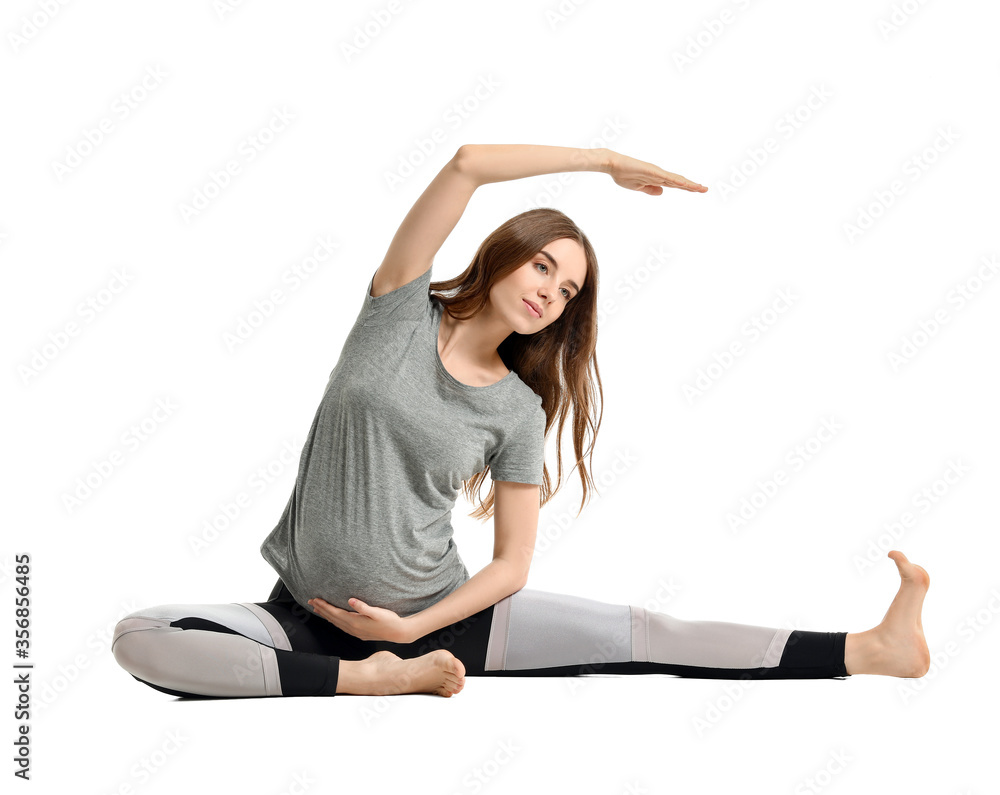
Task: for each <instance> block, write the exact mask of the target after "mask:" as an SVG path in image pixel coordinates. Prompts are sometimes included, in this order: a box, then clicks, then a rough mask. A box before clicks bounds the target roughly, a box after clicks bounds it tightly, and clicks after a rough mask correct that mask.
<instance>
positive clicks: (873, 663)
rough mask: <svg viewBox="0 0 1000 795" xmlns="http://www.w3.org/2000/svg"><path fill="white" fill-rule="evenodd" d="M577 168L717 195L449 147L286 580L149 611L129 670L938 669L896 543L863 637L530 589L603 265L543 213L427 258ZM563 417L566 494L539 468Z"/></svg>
mask: <svg viewBox="0 0 1000 795" xmlns="http://www.w3.org/2000/svg"><path fill="white" fill-rule="evenodd" d="M566 171H599V172H603V173H605V174H608V175H609V176H610V177H611V178H612V179H613V180H614V182H615V183H616V184H618V185H620V186H621V187H623V188H627V189H630V190H638V191H642V192H643V193H646V194H649V195H650V196H659V195H661V194H662V193H663V189H664V188H679V189H681V190H686V191H691V192H695V193H703V192H705V191H706V190H707V188H705V187H704V186H702V185H699V184H698V183H695V182H692V181H690V180H688V179H685V178H684V177H682V176H679V175H678V174H672V173H670V172H669V171H665V170H663V169H662V168H659V167H658V166H655V165H653V164H651V163H646V162H643V161H641V160H637V159H635V158H632V157H628V156H626V155H622V154H620V153H618V152H614V151H611V150H608V149H575V148H567V147H558V146H531V145H470V144H466V145H464V146H461V147H459V149H458V150H457V152H456V153H455V155H454V157H453V158H452V159H451V160H450V161H449V162H448V163H447V164H446V165H445V166H444V168H442V169H441V171H440V172H439V173H438V174H437V176H435V178H434V179H433V180H432V181H431V183H430V184H429V185H428V187H427V188H426V190H425V191H424V192H423V194H422V195H421V196H420V198H419V199H418V200H417V201H416V203H415V204H414V205H413V207H412V208H411V209H410V211H409V213H408V214H407V215H406V217H405V218H404V219H403V222H402V224H401V225H400V227H399V229H398V230H397V232H396V234H395V236H394V237H393V239H392V242H391V244H390V245H389V248H388V251H387V252H386V254H385V258H384V259H383V260H382V263H381V265H380V266H379V267H378V269H377V270H376V271H375V272H374V274H373V275H372V278H371V280H370V281H369V282H368V288H367V290H366V291H365V295H364V296H363V297H361V296H359V297H361V298H362V301H361V308H360V311H359V313H358V315H357V319H356V320H355V322H354V325H353V327H352V328H351V330H350V332H349V333H348V335H347V339H346V340H345V342H344V347H343V350H342V351H341V355H340V358H339V360H338V361H337V364H336V367H334V369H333V372H331V373H330V378H329V381H328V382H327V385H326V388H325V390H324V393H323V396H322V399H321V401H320V404H319V408H318V409H317V411H316V415H315V417H314V418H313V422H312V426H311V427H310V429H309V435H308V438H307V440H306V443H305V445H304V447H303V449H302V454H301V457H300V459H299V466H298V472H297V475H296V480H295V487H294V489H293V491H292V494H291V496H290V498H289V500H288V504H287V506H286V507H285V510H284V513H283V514H282V515H281V518H280V519H279V520H278V523H277V525H276V526H275V528H274V529H273V530H272V531H271V533H270V534H269V535H268V536H267V537H266V538H265V539H264V542H263V544H262V545H261V548H260V551H261V554H262V555H263V557H264V559H265V560H267V562H268V563H269V564H270V565H271V566H272V567H273V568H274V570H275V571H276V572H277V574H278V577H279V579H278V581H277V582H276V583H275V585H274V588H273V589H272V591H271V593H270V596H269V597H268V599H267V600H266V601H262V602H231V603H227V604H169V605H159V606H156V607H150V608H146V609H143V610H137V611H136V612H134V613H132V614H130V615H128V616H126V617H125V618H123V619H122V620H121V621H120V622H119V623H118V625H117V627H116V630H115V635H114V640H113V645H112V649H113V652H114V656H115V659H116V660H117V661H118V663H119V664H120V665H121V666H122V667H123V668H124V669H125V670H126V671H128V672H129V673H130V674H132V676H134V677H135V678H136V679H138V680H139V681H141V682H144V683H145V684H147V685H149V686H151V687H153V688H155V689H157V690H161V691H163V692H165V693H170V694H173V695H177V696H195V697H259V696H312V695H318V696H332V695H336V694H341V693H354V694H367V695H384V694H398V693H436V694H438V695H441V696H446V697H450V696H452V695H454V694H456V693H458V692H459V691H460V690H461V689H462V687H463V686H464V684H465V677H466V676H578V675H582V674H588V673H604V674H607V673H613V674H645V673H668V674H675V675H679V676H689V677H701V678H716V679H737V678H742V679H746V678H753V679H788V678H828V677H844V676H849V675H853V674H882V675H887V676H899V677H920V676H923V675H924V674H925V673H926V672H927V671H928V669H929V665H930V656H929V653H928V649H927V643H926V641H925V639H924V633H923V628H922V625H921V622H920V612H921V608H922V605H923V600H924V595H925V594H926V592H927V588H928V584H929V577H928V575H927V572H926V571H925V570H924V569H923V568H921V567H920V566H917V565H914V564H913V563H910V562H909V561H908V560H907V559H906V557H905V556H904V555H903V554H902V553H901V552H899V551H895V550H894V551H892V552H890V553H889V557H890V558H891V559H892V560H893V561H894V562H895V564H896V567H897V569H898V571H899V576H900V578H901V582H900V586H899V591H898V592H897V594H896V596H895V598H894V599H893V601H892V603H891V604H890V605H889V609H888V611H887V612H886V614H885V616H884V617H883V619H882V621H881V622H880V623H879V624H878V625H877V626H875V627H874V628H872V629H869V630H867V631H865V632H859V633H847V632H815V631H804V630H790V629H778V628H774V627H766V626H754V625H748V624H736V623H730V622H723V621H693V620H684V619H679V618H675V617H673V616H670V615H667V614H665V613H660V612H655V611H653V610H649V609H645V608H642V607H638V606H635V605H625V604H609V603H605V602H599V601H595V600H592V599H586V598H583V597H580V596H574V595H568V594H556V593H548V592H545V591H537V590H534V589H529V588H526V587H525V585H526V583H527V579H528V570H529V567H530V564H531V559H532V553H533V551H534V545H535V535H536V531H537V527H538V516H539V509H540V507H541V506H542V505H544V504H545V503H546V502H548V500H549V499H551V497H552V496H553V494H554V493H555V491H558V489H559V488H560V486H561V483H562V460H561V436H562V429H563V424H564V422H565V421H566V420H567V419H569V420H570V423H571V427H572V437H573V446H574V458H573V461H574V463H575V466H576V467H577V468H578V469H579V476H580V479H581V482H582V485H583V495H584V500H586V495H587V484H588V482H590V483H591V485H592V484H593V481H592V479H591V477H590V473H589V472H588V470H587V469H586V467H585V466H584V462H583V459H584V456H585V455H587V454H589V453H590V451H591V450H592V449H593V445H594V441H595V440H596V434H597V431H598V429H599V427H600V416H598V414H597V411H596V410H595V403H596V401H595V398H596V397H597V395H598V394H600V376H599V374H598V369H597V360H596V356H595V351H596V343H597V298H598V268H597V258H596V256H595V254H594V250H593V248H592V247H591V245H590V241H589V240H588V239H587V237H586V236H585V235H584V234H583V232H582V231H581V230H580V229H579V228H578V227H577V226H576V225H575V224H574V223H573V222H572V221H571V220H570V219H569V218H568V217H567V216H566V215H564V214H563V213H561V212H559V211H558V210H554V209H536V210H529V211H527V212H524V213H521V214H520V215H518V216H516V217H514V218H511V219H510V220H508V221H506V222H505V223H504V224H502V225H501V226H500V227H499V228H497V229H496V230H495V231H494V232H492V233H491V234H490V235H489V236H488V237H487V238H486V239H485V240H484V241H483V242H482V244H481V245H480V246H479V250H478V251H477V252H476V254H475V256H474V257H473V260H472V263H471V264H470V265H469V267H468V268H466V270H465V271H464V272H463V273H462V274H460V275H459V276H456V277H455V278H453V279H448V280H445V281H440V282H433V283H432V282H431V278H430V276H431V265H432V262H433V259H434V255H435V254H436V253H437V251H438V249H439V248H440V247H441V245H442V244H443V243H444V241H445V240H446V239H447V237H448V235H449V234H450V233H451V231H452V229H454V228H455V225H456V224H457V223H458V220H459V218H461V217H462V213H463V212H464V211H465V208H466V206H467V204H468V202H469V200H470V199H471V198H472V195H473V193H475V191H476V189H477V188H479V187H480V186H481V185H486V184H488V183H491V182H501V181H504V180H513V179H519V178H522V177H530V176H535V175H539V174H552V173H560V172H566ZM591 371H592V373H591ZM594 379H596V392H595V380H594ZM553 428H554V429H555V430H556V439H557V454H558V455H559V468H558V481H557V483H556V486H555V489H553V488H552V487H551V482H550V478H549V471H548V468H547V467H546V465H545V459H544V447H545V437H546V435H547V434H548V432H549V431H550V430H551V429H553ZM588 431H590V436H591V438H590V442H589V445H588V446H587V449H586V450H585V449H584V436H585V433H587V432H588ZM487 471H489V474H490V479H491V481H492V483H491V487H490V491H489V493H488V494H487V497H486V499H485V501H481V500H479V499H478V497H477V493H478V491H479V488H480V487H481V486H482V485H483V483H484V481H485V477H486V473H487ZM461 490H464V493H465V494H466V496H467V497H468V498H469V499H470V500H471V501H474V502H478V503H479V505H478V507H477V509H476V511H475V512H474V513H473V514H472V515H473V516H475V517H476V518H482V519H485V518H488V517H490V516H492V518H493V526H494V534H495V540H494V546H493V559H492V561H491V562H490V563H489V564H488V565H487V566H485V567H484V568H483V569H482V570H481V571H479V572H477V573H476V574H475V576H472V577H470V576H469V572H468V570H467V569H466V567H465V564H464V563H463V562H462V558H461V557H460V555H459V553H458V549H457V548H456V546H455V543H454V540H453V538H452V526H451V510H452V507H453V506H454V504H455V501H456V499H457V497H458V495H459V493H460V491H461ZM581 507H582V503H581Z"/></svg>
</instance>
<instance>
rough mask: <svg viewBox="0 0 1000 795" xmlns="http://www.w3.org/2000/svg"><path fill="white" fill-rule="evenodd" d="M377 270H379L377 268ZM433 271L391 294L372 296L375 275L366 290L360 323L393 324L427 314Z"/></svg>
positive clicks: (359, 317)
mask: <svg viewBox="0 0 1000 795" xmlns="http://www.w3.org/2000/svg"><path fill="white" fill-rule="evenodd" d="M376 270H378V269H377V268H376ZM431 270H432V268H428V269H427V270H426V271H424V272H423V273H421V274H420V275H419V276H417V278H415V279H413V280H412V281H410V282H408V283H407V284H404V285H403V286H402V287H397V288H396V289H395V290H393V291H392V292H389V293H383V294H382V295H378V296H374V297H373V296H372V284H373V283H374V281H375V274H374V273H372V277H371V278H370V279H369V280H368V286H367V287H366V288H365V297H364V302H363V303H362V305H361V312H360V313H359V314H358V322H360V323H362V324H368V323H393V322H395V321H397V320H414V319H418V318H420V317H421V316H422V313H423V312H426V311H427V309H428V306H429V304H430V285H431Z"/></svg>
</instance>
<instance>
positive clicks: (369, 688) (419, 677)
mask: <svg viewBox="0 0 1000 795" xmlns="http://www.w3.org/2000/svg"><path fill="white" fill-rule="evenodd" d="M464 686H465V666H464V665H462V661H461V660H459V659H458V658H457V657H455V655H454V654H452V653H451V652H450V651H447V650H445V649H437V650H435V651H432V652H430V653H429V654H425V655H423V656H422V657H414V658H412V659H408V660H403V659H400V658H399V657H398V656H397V655H395V654H393V653H392V652H391V651H377V652H375V653H374V654H373V655H372V656H371V657H368V658H367V659H364V660H341V661H340V676H339V678H338V679H337V693H354V694H356V695H361V696H385V695H398V694H401V693H433V694H436V695H439V696H444V697H445V698H451V697H452V696H453V695H454V694H456V693H458V692H459V691H460V690H461V689H462V688H463V687H464Z"/></svg>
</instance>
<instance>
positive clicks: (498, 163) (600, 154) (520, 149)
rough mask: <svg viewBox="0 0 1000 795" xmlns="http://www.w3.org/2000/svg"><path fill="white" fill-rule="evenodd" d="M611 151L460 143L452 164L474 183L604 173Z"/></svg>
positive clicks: (483, 183)
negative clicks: (582, 172)
mask: <svg viewBox="0 0 1000 795" xmlns="http://www.w3.org/2000/svg"><path fill="white" fill-rule="evenodd" d="M611 154H612V152H611V150H609V149H605V148H603V147H602V148H599V149H577V148H575V147H571V146H542V145H535V144H463V145H462V146H460V147H459V148H458V152H457V154H456V157H455V163H456V165H457V166H458V168H459V169H460V170H461V171H462V173H464V174H466V175H467V176H468V177H470V178H471V179H472V180H473V181H474V182H475V183H476V184H477V185H486V184H488V183H490V182H505V181H506V180H511V179H521V178H522V177H535V176H538V175H539V174H560V173H562V172H564V171H601V172H605V173H607V170H608V162H609V159H610V157H611Z"/></svg>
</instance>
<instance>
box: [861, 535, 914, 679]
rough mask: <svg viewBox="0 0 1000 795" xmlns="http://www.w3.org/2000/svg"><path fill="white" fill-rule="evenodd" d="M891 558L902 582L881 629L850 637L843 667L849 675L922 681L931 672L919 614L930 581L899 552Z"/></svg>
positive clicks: (880, 623) (879, 626) (890, 554)
mask: <svg viewBox="0 0 1000 795" xmlns="http://www.w3.org/2000/svg"><path fill="white" fill-rule="evenodd" d="M889 557H890V558H891V559H892V560H893V561H894V562H895V564H896V568H897V569H899V576H900V579H901V580H902V582H901V583H900V585H899V591H898V592H897V593H896V596H895V598H894V599H893V600H892V604H890V605H889V609H888V610H887V611H886V614H885V616H883V617H882V621H881V622H879V625H878V626H877V627H875V628H873V629H869V630H868V631H866V632H852V633H849V634H848V635H847V643H846V646H845V648H844V665H845V666H846V667H847V673H849V674H881V675H883V676H899V677H906V678H913V679H915V678H919V677H921V676H923V675H924V674H926V673H927V671H928V670H930V666H931V655H930V651H929V650H928V649H927V641H926V640H925V639H924V627H923V625H922V624H921V623H920V610H921V608H922V607H923V604H924V595H925V594H926V593H927V588H928V586H929V585H930V582H931V578H930V576H929V575H928V574H927V572H926V571H925V570H924V569H923V567H922V566H917V565H916V564H915V563H910V561H909V560H907V559H906V555H904V554H903V553H902V552H900V551H899V550H896V549H894V550H892V551H891V552H890V553H889Z"/></svg>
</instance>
